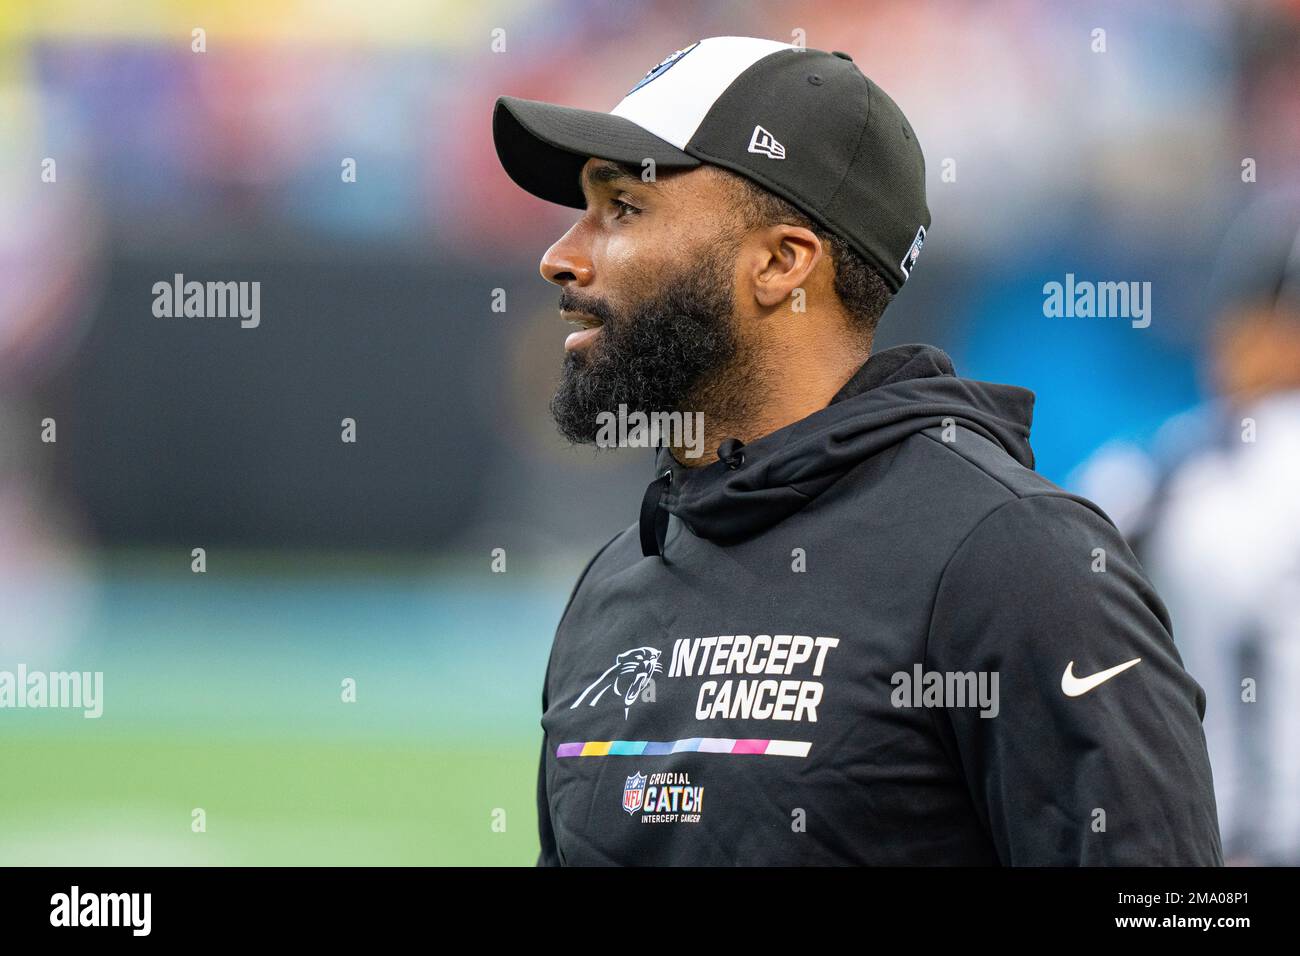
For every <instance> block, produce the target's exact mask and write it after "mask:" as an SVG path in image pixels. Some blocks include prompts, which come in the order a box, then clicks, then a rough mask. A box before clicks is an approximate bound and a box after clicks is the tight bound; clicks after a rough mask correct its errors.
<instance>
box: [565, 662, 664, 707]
mask: <svg viewBox="0 0 1300 956" xmlns="http://www.w3.org/2000/svg"><path fill="white" fill-rule="evenodd" d="M663 669H664V668H663V665H662V664H660V663H659V651H657V650H655V649H654V648H653V647H634V648H632V650H630V651H624V652H623V653H622V654H619V655H618V657H616V658H614V664H613V666H612V667H610V668H609V669H608V670H606V671H605V673H603V674H601V675H600V676H599V677H597V678H596V679H595V680H594V681H592V682H591V684H590V685H589V686H588V687H587V689H586V690H584V691H583V692H582V693H581V694H579V695H578V699H577V700H575V701H574V702H573V705H572V706H571V707H569V710H573V708H574V707H577V706H578V705H579V704H581V703H582V702H583V700H584V699H585V698H586V696H587V695H588V694H590V693H591V692H592V691H595V692H596V693H595V696H594V697H592V698H591V700H590V701H589V702H588V704H587V706H588V707H595V706H596V703H597V701H599V700H600V699H601V698H602V697H604V696H605V692H606V691H607V690H609V689H610V688H613V690H614V693H615V695H617V696H620V697H622V698H623V719H624V720H627V715H628V711H629V710H630V709H631V707H632V705H633V704H635V703H636V699H637V697H639V696H640V694H641V691H643V690H645V686H646V684H648V683H649V682H650V680H651V679H652V678H653V677H654V675H655V674H658V673H659V672H660V671H662V670H663Z"/></svg>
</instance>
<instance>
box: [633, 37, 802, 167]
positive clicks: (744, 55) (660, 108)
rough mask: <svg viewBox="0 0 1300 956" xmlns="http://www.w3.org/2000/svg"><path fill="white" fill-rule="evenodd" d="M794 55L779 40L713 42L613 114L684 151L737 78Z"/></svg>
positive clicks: (702, 44)
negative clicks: (779, 55) (772, 58)
mask: <svg viewBox="0 0 1300 956" xmlns="http://www.w3.org/2000/svg"><path fill="white" fill-rule="evenodd" d="M793 49H795V47H793V46H792V45H790V44H789V43H778V42H777V41H776V40H758V39H755V38H754V37H709V38H708V39H707V40H701V41H700V43H699V46H697V47H696V48H695V49H693V50H691V51H690V52H689V53H687V54H686V55H685V56H684V57H682V58H681V59H680V60H678V61H677V62H676V63H674V64H673V65H672V67H671V68H669V69H667V70H665V71H664V72H663V73H662V74H660V75H659V76H657V77H655V78H654V79H653V80H651V81H650V82H649V83H647V84H646V85H645V86H643V87H641V88H640V89H639V90H634V91H633V92H631V93H629V94H628V95H627V96H625V97H623V99H622V101H621V102H620V103H619V104H618V106H615V107H614V108H613V109H612V110H610V112H611V113H612V114H613V115H615V116H622V117H624V118H625V119H630V120H631V121H632V122H633V123H636V125H637V126H640V127H641V128H642V129H644V130H646V131H648V132H650V133H653V134H654V135H656V136H658V137H659V138H660V139H662V140H667V141H668V142H670V143H672V144H673V145H674V146H676V147H677V148H678V149H683V148H685V146H686V144H687V143H689V142H690V141H691V137H692V136H694V135H695V131H696V130H697V129H699V126H700V123H702V122H703V121H704V117H705V115H707V114H708V112H709V110H710V109H712V107H713V104H714V103H715V102H717V99H718V97H720V96H721V95H722V94H723V93H724V92H725V91H726V89H727V87H729V86H731V84H732V83H734V82H735V80H736V77H738V76H740V74H742V73H744V72H745V71H746V70H747V69H749V68H750V67H751V66H753V65H754V64H755V63H757V62H758V61H759V60H761V59H762V58H763V57H765V56H768V55H769V54H772V53H775V52H777V51H778V50H793Z"/></svg>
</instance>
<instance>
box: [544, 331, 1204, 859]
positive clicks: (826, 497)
mask: <svg viewBox="0 0 1300 956" xmlns="http://www.w3.org/2000/svg"><path fill="white" fill-rule="evenodd" d="M1032 408H1033V394H1032V393H1030V392H1029V391H1027V390H1025V389H1022V388H1016V387H1013V386H1008V385H994V384H989V383H986V382H976V381H971V380H968V379H962V378H957V377H956V376H955V375H954V373H953V367H952V363H951V361H950V360H949V358H948V356H947V355H945V354H944V353H943V352H941V351H939V350H938V349H935V348H931V347H929V346H924V345H908V346H900V347H898V348H893V349H888V350H885V351H882V352H879V353H877V354H876V355H873V356H872V357H871V358H870V360H869V361H867V363H866V364H865V365H864V366H863V367H862V368H861V369H860V370H859V371H858V373H857V374H856V375H854V377H853V378H852V379H851V380H850V381H849V382H848V384H846V385H845V386H844V388H843V389H841V391H840V392H839V393H838V394H837V395H836V396H835V398H834V399H832V401H831V403H830V404H829V405H828V406H827V407H826V408H825V409H823V410H821V411H819V412H816V413H815V414H813V415H810V416H808V417H807V418H805V419H803V420H801V421H798V422H796V423H794V424H792V425H789V426H787V427H785V428H782V429H780V430H778V431H776V432H773V433H772V434H770V435H767V436H765V437H763V438H761V439H759V440H757V441H755V442H753V443H751V444H750V445H747V446H740V445H739V443H738V442H726V443H724V447H723V449H722V457H721V459H720V460H719V461H717V462H715V463H713V464H711V465H709V466H707V467H704V468H697V469H687V468H683V467H682V466H681V465H680V464H678V463H677V462H676V461H675V460H674V459H673V458H672V456H671V455H670V454H669V453H668V452H667V451H666V450H663V451H661V452H660V453H659V455H658V459H657V475H658V477H656V478H655V480H654V481H652V482H651V484H650V487H649V488H648V489H647V493H646V496H645V499H644V501H643V504H642V510H641V518H640V521H639V522H638V524H637V525H634V526H633V527H631V528H628V529H627V530H625V531H623V532H622V533H621V534H619V535H618V536H616V537H615V538H614V539H613V540H612V541H610V542H609V543H608V544H606V545H605V547H604V548H602V549H601V550H600V552H599V553H597V555H596V556H595V557H594V558H593V559H592V561H591V562H590V564H588V566H587V568H586V570H585V571H584V572H583V574H582V576H581V577H580V578H579V580H578V583H577V585H576V586H575V588H574V591H573V594H572V595H571V597H570V599H569V605H568V607H567V608H566V610H565V613H564V615H563V617H562V619H561V622H560V626H559V629H558V630H557V632H556V636H555V643H554V646H553V648H552V651H551V658H550V663H549V665H548V668H547V675H546V682H545V687H544V690H543V697H542V706H543V712H544V713H543V718H542V726H543V729H544V731H545V735H544V739H543V745H542V760H541V768H540V773H539V779H538V814H539V825H540V831H541V841H542V851H541V856H540V859H539V862H540V863H542V864H739V865H757V864H769V865H770V864H837V863H869V864H965V865H988V864H999V863H1001V864H1014V865H1042V864H1048V865H1053V864H1061V865H1078V864H1091V865H1098V864H1101V865H1117V864H1152V865H1160V864H1164V865H1218V864H1221V863H1222V851H1221V849H1220V844H1219V831H1218V824H1217V820H1216V814H1215V805H1214V794H1213V786H1212V783H1211V776H1210V766H1209V760H1208V757H1207V754H1206V747H1205V737H1204V734H1203V733H1202V730H1201V723H1200V721H1201V717H1202V716H1203V715H1204V711H1205V695H1204V693H1203V692H1202V690H1201V688H1200V687H1199V686H1198V685H1197V683H1196V682H1195V681H1194V680H1193V679H1192V678H1191V677H1190V676H1189V675H1188V674H1187V672H1186V671H1185V670H1184V669H1183V666H1182V662H1181V660H1180V659H1179V656H1178V652H1177V650H1176V649H1175V647H1174V643H1173V640H1172V637H1171V632H1170V622H1169V616H1168V614H1167V612H1166V610H1165V608H1164V606H1163V605H1162V604H1161V602H1160V599H1159V597H1158V596H1157V595H1156V594H1155V592H1154V590H1153V589H1152V587H1151V585H1150V583H1149V582H1148V581H1147V578H1146V576H1145V574H1144V573H1143V571H1142V569H1141V567H1140V566H1139V564H1138V562H1137V560H1136V559H1135V558H1134V557H1133V554H1132V552H1131V551H1130V550H1129V548H1128V547H1127V546H1126V545H1125V543H1124V541H1123V539H1122V538H1121V537H1120V535H1119V533H1118V532H1117V531H1116V530H1115V528H1114V526H1113V525H1112V524H1111V523H1110V521H1109V519H1108V518H1107V517H1106V516H1105V515H1104V514H1103V513H1102V512H1101V511H1100V509H1098V508H1097V507H1096V506H1095V505H1093V504H1092V503H1090V502H1088V501H1086V500H1085V499H1083V498H1079V497H1077V496H1075V495H1071V494H1068V493H1066V492H1065V491H1063V490H1061V489H1060V488H1058V487H1056V486H1055V485H1053V484H1051V483H1050V482H1048V481H1046V480H1045V479H1044V478H1042V477H1041V476H1039V475H1037V474H1036V473H1034V472H1033V471H1032V470H1031V469H1032V467H1033V453H1032V451H1031V450H1030V448H1029V426H1030V420H1031V417H1032Z"/></svg>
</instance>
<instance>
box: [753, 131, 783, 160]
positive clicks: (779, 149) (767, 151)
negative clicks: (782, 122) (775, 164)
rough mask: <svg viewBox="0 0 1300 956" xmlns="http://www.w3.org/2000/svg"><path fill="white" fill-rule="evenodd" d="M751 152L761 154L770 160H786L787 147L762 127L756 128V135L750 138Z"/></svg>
mask: <svg viewBox="0 0 1300 956" xmlns="http://www.w3.org/2000/svg"><path fill="white" fill-rule="evenodd" d="M749 151H750V152H751V153H761V154H762V155H764V156H766V157H767V158H768V159H785V147H784V146H782V145H781V144H780V143H778V142H777V141H776V137H775V136H773V135H772V134H771V133H769V132H768V131H767V130H765V129H763V127H761V126H755V127H754V135H753V136H751V137H749Z"/></svg>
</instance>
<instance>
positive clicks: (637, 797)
mask: <svg viewBox="0 0 1300 956" xmlns="http://www.w3.org/2000/svg"><path fill="white" fill-rule="evenodd" d="M644 799H645V774H643V773H634V774H632V776H630V777H628V778H627V783H625V784H624V785H623V809H624V810H626V811H627V812H628V813H636V812H637V811H638V810H640V809H641V802H642V801H643V800H644Z"/></svg>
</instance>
